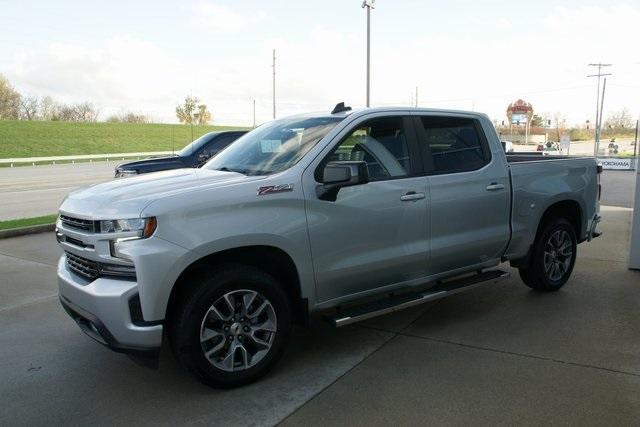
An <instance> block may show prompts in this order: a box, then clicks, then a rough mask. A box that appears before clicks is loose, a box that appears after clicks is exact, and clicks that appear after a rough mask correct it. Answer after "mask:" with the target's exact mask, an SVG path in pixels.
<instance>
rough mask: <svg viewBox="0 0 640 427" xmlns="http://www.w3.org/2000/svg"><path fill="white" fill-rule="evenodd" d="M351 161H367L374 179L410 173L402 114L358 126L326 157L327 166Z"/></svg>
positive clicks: (370, 174) (371, 176)
mask: <svg viewBox="0 0 640 427" xmlns="http://www.w3.org/2000/svg"><path fill="white" fill-rule="evenodd" d="M347 160H349V161H364V162H366V163H367V166H368V168H369V179H370V180H371V181H379V180H383V179H390V178H398V177H403V176H408V175H409V174H410V173H411V164H410V161H409V146H408V143H407V137H406V135H405V132H404V126H403V119H402V117H400V116H398V117H384V118H379V119H372V120H368V121H366V122H364V123H362V124H360V125H358V126H357V127H356V128H355V129H353V130H352V131H351V133H350V134H349V135H348V136H347V137H346V138H345V139H343V140H342V142H341V143H340V144H339V145H338V146H337V147H336V148H335V149H334V151H333V152H332V153H331V154H330V155H329V156H328V157H327V158H326V159H325V161H324V162H323V166H324V165H326V164H327V163H328V162H333V161H347Z"/></svg>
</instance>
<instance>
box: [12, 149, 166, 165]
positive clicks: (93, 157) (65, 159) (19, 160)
mask: <svg viewBox="0 0 640 427" xmlns="http://www.w3.org/2000/svg"><path fill="white" fill-rule="evenodd" d="M171 153H172V152H171V151H153V152H147V153H112V154H85V155H79V156H52V157H16V158H14V159H0V165H10V166H11V167H13V166H14V165H28V164H32V165H35V164H36V163H38V164H42V163H51V164H54V165H55V164H56V162H58V163H75V162H86V161H89V162H92V161H107V162H108V161H109V160H125V159H131V158H144V157H154V156H166V155H169V154H171Z"/></svg>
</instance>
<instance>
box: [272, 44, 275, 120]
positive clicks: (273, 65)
mask: <svg viewBox="0 0 640 427" xmlns="http://www.w3.org/2000/svg"><path fill="white" fill-rule="evenodd" d="M271 67H272V68H273V120H275V119H276V50H275V49H273V64H272V65H271Z"/></svg>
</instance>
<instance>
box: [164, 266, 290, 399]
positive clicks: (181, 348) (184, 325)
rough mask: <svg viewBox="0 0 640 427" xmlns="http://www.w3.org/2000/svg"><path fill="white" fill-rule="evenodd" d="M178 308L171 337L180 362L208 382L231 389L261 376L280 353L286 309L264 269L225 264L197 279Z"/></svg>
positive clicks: (286, 334)
mask: <svg viewBox="0 0 640 427" xmlns="http://www.w3.org/2000/svg"><path fill="white" fill-rule="evenodd" d="M196 280H197V283H195V284H194V287H193V291H192V292H191V293H190V294H189V295H188V296H187V297H186V298H185V299H184V301H183V302H182V304H181V305H180V307H178V310H177V313H176V316H175V317H174V318H173V321H172V325H170V337H169V338H170V340H171V344H172V347H173V351H174V354H176V356H177V358H178V360H179V361H180V363H181V364H182V365H183V366H184V367H186V368H187V370H189V371H190V372H191V373H193V374H194V375H195V376H196V377H197V378H198V379H199V380H200V381H202V382H204V383H205V384H207V385H210V386H213V387H220V388H230V387H236V386H240V385H243V384H247V383H249V382H252V381H255V380H257V379H258V378H260V377H261V376H263V375H265V374H266V373H267V372H268V371H269V370H270V369H271V368H272V367H273V366H274V365H275V363H276V362H277V361H278V359H279V358H280V357H281V355H282V353H283V351H284V348H285V346H286V343H287V340H288V337H289V332H290V329H291V310H290V307H289V300H288V298H287V295H286V294H285V293H284V291H283V290H282V287H281V286H280V284H279V283H278V282H277V281H276V280H275V279H274V278H273V277H272V276H270V275H269V274H266V273H265V272H263V271H260V270H258V269H254V268H251V267H244V266H228V267H224V268H221V269H219V270H216V271H214V272H212V273H211V274H208V275H206V276H205V275H203V276H200V278H199V279H196Z"/></svg>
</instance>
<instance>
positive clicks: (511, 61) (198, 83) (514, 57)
mask: <svg viewBox="0 0 640 427" xmlns="http://www.w3.org/2000/svg"><path fill="white" fill-rule="evenodd" d="M198 7H200V8H201V11H203V13H202V15H200V16H199V19H201V20H202V21H201V24H203V25H204V24H207V25H209V26H210V27H211V26H212V25H213V24H215V23H217V22H222V23H223V24H220V25H218V26H213V27H211V29H210V30H211V31H213V36H214V37H213V38H216V39H220V40H216V43H218V42H221V43H224V47H225V49H221V50H219V51H218V53H217V54H216V55H208V54H201V53H200V51H199V50H198V48H197V46H196V47H194V48H193V49H191V50H189V49H185V50H184V51H182V50H181V51H180V52H176V51H173V50H171V49H172V47H171V45H170V44H169V45H167V44H159V43H151V42H150V41H149V40H147V39H141V38H137V37H122V36H121V37H112V38H109V39H107V40H106V41H104V42H103V43H102V44H99V45H94V46H90V47H88V46H85V45H83V44H80V43H76V44H69V43H66V44H60V43H54V44H51V45H49V46H48V47H47V48H46V49H45V50H43V51H32V52H30V53H28V54H21V55H20V56H19V57H18V58H16V60H15V62H14V63H13V64H11V65H10V66H9V67H8V68H7V70H6V72H5V74H6V75H7V77H8V78H9V79H10V80H11V81H12V83H13V84H14V85H16V87H17V88H18V89H19V90H20V91H21V92H23V93H26V94H35V95H40V96H43V95H51V96H53V97H54V98H57V99H59V100H61V101H64V102H78V101H84V100H88V101H91V102H94V103H95V104H97V105H98V106H99V107H100V108H101V110H102V112H103V116H104V115H105V114H107V112H108V111H115V112H118V111H121V110H122V109H131V110H134V111H142V112H145V113H148V114H151V115H153V116H154V117H156V118H157V119H160V120H164V121H173V120H175V118H174V108H175V105H176V103H178V102H179V101H180V100H181V99H183V98H184V96H186V95H188V94H193V95H195V96H198V97H200V99H201V100H202V101H204V102H206V103H207V104H208V105H209V106H210V107H211V110H212V111H213V114H214V118H215V120H216V122H217V123H234V124H242V123H244V124H247V123H251V104H252V100H253V99H256V101H257V113H258V122H261V121H264V120H266V119H268V118H270V117H271V72H272V69H271V51H272V49H273V48H276V49H277V74H276V81H277V99H278V116H283V115H286V114H292V113H296V112H303V111H311V110H328V109H329V108H330V107H331V106H333V105H334V104H335V103H337V102H339V101H346V102H347V103H348V104H351V105H353V106H362V105H363V104H364V93H365V79H364V76H365V49H364V47H365V40H364V32H363V31H361V28H360V27H357V26H347V27H345V26H343V27H342V28H337V27H332V26H331V24H330V23H327V24H322V25H317V26H315V27H312V28H310V29H305V30H297V31H298V32H296V33H293V31H292V32H290V33H289V32H285V31H282V32H280V31H279V32H277V33H275V34H277V35H278V37H277V38H274V37H273V34H274V33H273V32H271V33H265V34H270V35H271V37H269V38H264V39H260V38H259V36H260V35H261V33H259V32H258V30H256V29H254V27H253V26H252V20H253V19H261V18H260V17H259V16H258V17H255V16H249V15H247V14H240V13H239V12H238V11H236V10H234V9H230V8H228V7H226V6H220V5H218V4H216V3H209V2H206V3H200V4H199V6H198ZM377 19H378V21H376V22H378V25H377V26H376V27H374V32H373V34H372V36H373V39H372V102H373V105H409V103H410V101H411V97H412V96H413V94H414V90H415V87H416V86H419V91H420V95H419V97H420V100H421V102H420V104H421V105H422V106H429V107H444V108H464V109H470V108H475V109H476V110H480V111H485V112H487V113H488V114H490V115H491V116H493V117H495V118H500V119H501V118H502V116H503V115H504V110H505V109H506V106H507V104H508V103H509V102H511V101H513V100H515V99H517V98H519V97H523V98H525V99H526V100H527V101H529V102H532V103H533V104H534V107H535V108H536V109H537V111H540V112H544V111H548V112H554V111H562V112H564V113H565V114H566V115H567V117H568V118H569V121H570V122H572V123H578V122H580V123H583V122H584V120H586V119H591V120H592V119H593V118H592V117H591V116H592V115H593V114H594V113H595V105H593V104H595V81H594V80H593V79H588V78H586V74H589V73H590V72H591V71H592V70H589V69H588V67H587V64H588V63H590V62H598V61H604V62H613V63H614V67H612V70H611V71H612V72H613V73H614V76H613V77H612V78H611V79H610V80H609V81H608V83H607V99H606V105H605V116H606V114H607V112H608V111H612V110H614V109H619V108H621V107H622V106H628V107H631V108H636V109H637V106H636V104H637V98H638V96H639V95H640V91H639V90H638V85H637V83H635V81H636V78H637V74H638V72H640V65H639V64H632V63H633V62H637V60H635V59H634V58H633V52H634V50H633V46H632V43H633V41H635V40H640V26H637V25H635V23H636V22H640V8H638V7H635V6H629V5H627V6H598V7H591V6H589V7H587V6H585V7H577V8H571V9H567V8H561V7H559V8H555V9H551V10H549V11H548V13H547V15H546V16H545V17H543V18H537V19H536V20H532V21H531V22H530V23H529V25H528V26H526V27H523V26H522V25H520V24H517V25H516V24H515V23H514V25H513V26H512V27H511V28H510V25H511V24H510V23H507V22H506V21H505V22H497V23H496V24H495V25H497V27H500V28H497V29H496V27H495V26H494V27H491V26H490V25H488V24H482V25H480V24H478V25H477V26H476V27H474V28H486V31H485V32H484V33H478V34H479V35H478V37H471V35H473V34H474V33H475V30H470V29H467V28H466V29H463V30H458V33H453V32H446V33H440V34H438V33H434V32H428V31H420V30H407V32H409V31H411V32H412V33H415V34H413V35H412V36H410V37H408V36H407V35H406V34H402V37H401V36H400V35H397V36H394V37H389V36H388V35H387V34H384V33H382V32H381V33H376V30H377V29H378V28H382V27H383V24H385V23H384V22H381V21H382V19H383V16H382V15H379V17H378V18H377ZM600 22H615V23H616V25H615V29H611V28H609V27H607V26H603V25H602V24H601V23H600ZM386 24H387V26H388V27H387V28H396V26H394V25H392V24H393V23H392V22H391V21H388V22H387V23H386ZM207 28H209V27H207ZM257 28H262V27H260V26H258V27H257ZM239 30H242V31H246V34H244V35H247V36H248V37H246V38H243V40H242V42H236V41H235V39H239V37H237V36H236V34H237V33H236V32H237V31H239ZM207 31H209V29H207ZM219 31H227V32H230V33H231V34H227V35H226V36H225V38H224V39H223V37H222V36H221V33H219ZM452 31H453V30H452ZM478 31H480V30H478ZM216 32H218V33H216ZM280 34H282V36H281V37H280ZM291 34H295V35H296V36H297V37H291V36H290V35H291ZM287 36H288V37H287ZM202 38H203V39H205V40H204V41H203V42H202V43H205V44H206V43H211V42H212V40H211V38H207V37H206V35H205V36H203V37H202ZM190 47H191V46H190ZM194 51H195V52H196V54H195V55H194V54H193V52H194ZM189 52H191V53H189ZM616 85H618V86H616ZM624 85H626V87H623V86H624ZM634 87H635V88H634ZM636 111H637V110H636Z"/></svg>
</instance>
